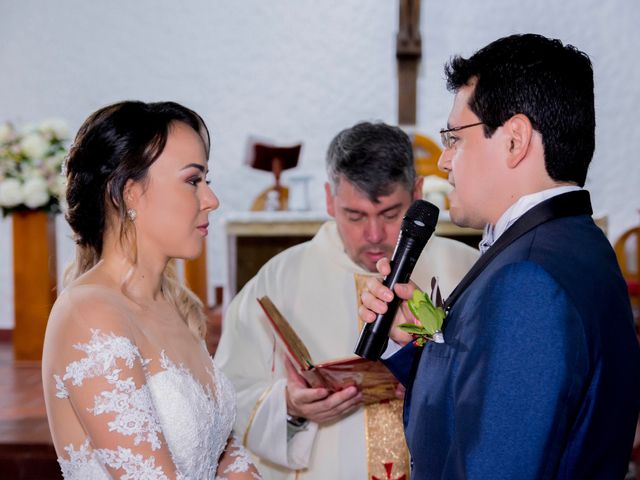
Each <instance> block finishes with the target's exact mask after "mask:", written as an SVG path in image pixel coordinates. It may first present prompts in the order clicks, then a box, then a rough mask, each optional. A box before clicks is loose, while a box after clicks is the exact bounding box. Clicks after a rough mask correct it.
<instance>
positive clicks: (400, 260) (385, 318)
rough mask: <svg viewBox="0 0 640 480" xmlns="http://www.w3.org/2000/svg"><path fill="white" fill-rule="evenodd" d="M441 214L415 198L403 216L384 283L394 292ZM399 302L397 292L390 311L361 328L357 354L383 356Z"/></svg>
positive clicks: (409, 273) (434, 207)
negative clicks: (389, 269) (394, 288)
mask: <svg viewBox="0 0 640 480" xmlns="http://www.w3.org/2000/svg"><path fill="white" fill-rule="evenodd" d="M439 213H440V210H439V209H438V207H436V206H435V205H433V204H432V203H429V202H427V201H425V200H416V201H415V202H413V203H412V204H411V206H410V207H409V209H408V210H407V213H405V215H404V218H403V219H402V226H401V227H400V236H399V237H398V243H396V248H395V250H394V251H393V256H392V258H391V272H390V273H389V275H387V276H386V277H385V279H384V281H383V282H382V283H383V285H384V286H385V287H388V288H390V289H391V291H393V286H394V285H395V284H396V283H407V282H408V281H409V277H411V272H412V271H413V267H415V266H416V262H417V261H418V257H419V256H420V254H421V253H422V250H423V249H424V246H425V245H426V244H427V240H429V238H430V237H431V235H432V234H433V231H434V230H435V228H436V223H438V215H439ZM399 305H400V298H398V296H397V295H395V293H394V297H393V300H391V301H390V302H389V303H388V304H387V307H388V308H387V311H386V312H385V313H381V314H379V315H378V316H377V317H376V319H375V321H374V322H373V323H367V324H366V325H365V326H364V328H363V329H362V332H361V333H360V338H359V339H358V344H357V345H356V349H355V351H354V353H355V354H356V355H360V356H361V357H364V358H368V359H369V360H378V359H379V358H380V355H382V354H383V353H384V351H385V349H386V348H387V342H388V341H389V330H390V329H391V324H392V323H393V317H394V316H395V314H396V311H397V310H398V306H399Z"/></svg>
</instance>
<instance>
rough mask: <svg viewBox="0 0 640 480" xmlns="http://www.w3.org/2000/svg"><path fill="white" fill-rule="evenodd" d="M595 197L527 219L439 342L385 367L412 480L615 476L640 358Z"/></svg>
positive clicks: (633, 406) (480, 266)
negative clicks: (398, 390) (398, 403)
mask: <svg viewBox="0 0 640 480" xmlns="http://www.w3.org/2000/svg"><path fill="white" fill-rule="evenodd" d="M590 213H591V207H590V203H589V195H588V193H587V192H586V191H580V192H570V193H566V194H563V195H559V196H557V197H554V198H551V199H549V200H547V201H545V202H543V203H541V204H540V205H538V206H536V207H534V208H533V209H532V210H530V211H529V212H527V213H526V214H525V215H523V217H521V218H520V219H519V220H518V221H517V222H515V223H514V225H512V226H511V227H510V228H509V229H508V230H507V231H506V232H505V233H504V234H503V236H502V237H500V238H499V239H498V241H497V242H496V244H494V245H493V246H492V247H491V248H490V249H489V250H488V251H487V252H486V253H485V254H484V255H483V256H482V257H481V258H480V260H478V263H477V264H476V265H475V266H474V267H473V268H472V270H471V271H470V272H469V275H468V276H467V277H465V279H463V281H462V282H461V284H460V285H459V286H458V287H457V288H456V290H455V291H454V292H453V293H452V296H451V297H450V299H449V300H450V301H448V303H449V305H450V306H451V309H450V311H449V313H448V316H447V318H446V323H445V326H444V339H445V343H444V344H436V343H433V342H428V343H427V345H426V346H425V347H424V348H423V349H420V348H416V347H413V346H412V345H408V346H406V347H405V348H404V349H402V350H401V351H400V352H398V353H397V354H396V355H394V356H393V357H391V359H389V360H388V361H387V364H388V365H389V366H390V367H391V369H392V370H393V371H394V373H396V376H398V378H399V380H400V381H401V382H402V383H403V384H405V386H407V393H406V397H405V432H406V438H407V443H408V445H409V449H410V452H411V457H412V464H413V471H412V478H414V479H447V480H449V479H463V478H466V479H500V478H505V479H518V480H525V479H530V478H531V479H546V478H562V479H565V478H566V479H586V478H606V479H616V478H619V479H622V478H623V477H624V473H625V472H626V469H627V463H628V460H629V455H630V452H631V445H632V442H633V436H634V431H635V426H636V421H637V419H638V410H639V408H640V349H639V347H638V341H637V339H636V336H635V332H634V328H633V319H632V315H631V310H630V305H629V299H628V295H627V291H626V286H625V283H624V280H623V278H622V276H621V274H620V270H619V268H618V264H617V262H616V258H615V254H614V252H613V250H612V248H611V246H610V244H609V242H608V241H607V239H606V237H605V236H604V235H603V233H602V232H601V231H600V229H599V228H598V227H597V226H596V225H595V224H594V223H593V221H592V219H591V216H590Z"/></svg>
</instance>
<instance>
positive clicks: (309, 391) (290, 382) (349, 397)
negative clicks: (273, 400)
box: [286, 359, 362, 423]
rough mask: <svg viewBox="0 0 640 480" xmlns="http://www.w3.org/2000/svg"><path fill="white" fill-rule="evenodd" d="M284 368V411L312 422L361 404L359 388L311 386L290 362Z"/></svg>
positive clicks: (333, 417)
mask: <svg viewBox="0 0 640 480" xmlns="http://www.w3.org/2000/svg"><path fill="white" fill-rule="evenodd" d="M286 368H287V390H286V396H287V413H288V414H289V415H291V416H293V417H304V418H306V419H308V420H311V421H312V422H316V423H327V422H331V421H334V420H338V419H339V418H341V417H343V416H345V415H347V414H349V413H351V412H352V411H354V410H356V409H357V408H358V407H360V405H361V404H362V392H360V391H359V390H358V388H357V387H354V386H350V387H347V388H345V389H344V390H340V391H339V392H335V393H331V392H329V390H327V389H326V388H310V387H309V386H308V385H307V382H306V381H305V380H304V378H302V377H301V376H300V375H299V374H298V372H296V369H295V367H294V366H293V365H291V362H290V361H289V360H288V359H287V360H286Z"/></svg>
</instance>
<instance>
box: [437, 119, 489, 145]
mask: <svg viewBox="0 0 640 480" xmlns="http://www.w3.org/2000/svg"><path fill="white" fill-rule="evenodd" d="M477 125H484V122H477V123H470V124H469V125H462V126H461V127H453V128H447V129H443V130H440V141H441V142H442V145H444V148H451V147H453V145H454V144H455V143H456V140H458V138H457V137H456V136H455V135H452V133H454V132H458V131H460V130H464V129H465V128H470V127H475V126H477Z"/></svg>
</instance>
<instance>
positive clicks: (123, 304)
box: [49, 282, 134, 328]
mask: <svg viewBox="0 0 640 480" xmlns="http://www.w3.org/2000/svg"><path fill="white" fill-rule="evenodd" d="M133 315H134V312H133V309H132V302H131V301H130V300H129V299H128V298H127V297H126V296H125V295H124V293H123V292H122V291H120V290H119V289H115V288H112V287H110V286H107V285H104V284H100V283H87V282H74V283H72V284H70V285H69V286H68V287H66V288H65V289H64V290H63V291H62V293H61V294H60V296H59V297H58V299H57V300H56V302H55V304H54V306H53V309H52V310H51V314H50V316H49V323H50V324H51V325H52V327H53V326H56V325H57V324H59V326H60V327H65V326H68V324H69V323H70V322H73V323H74V324H75V325H76V326H84V327H90V328H99V327H100V326H101V325H104V324H105V323H107V324H109V325H112V326H113V327H117V326H124V325H125V324H128V323H129V321H130V319H131V318H132V316H133Z"/></svg>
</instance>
